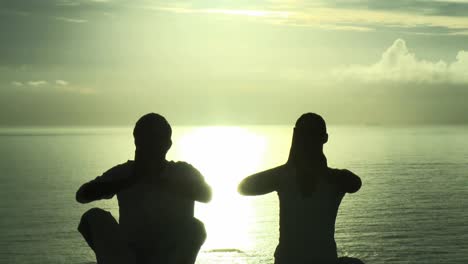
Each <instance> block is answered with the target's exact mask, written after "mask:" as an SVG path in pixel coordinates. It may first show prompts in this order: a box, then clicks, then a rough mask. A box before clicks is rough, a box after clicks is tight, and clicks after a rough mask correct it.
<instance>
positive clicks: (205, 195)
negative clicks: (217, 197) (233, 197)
mask: <svg viewBox="0 0 468 264" xmlns="http://www.w3.org/2000/svg"><path fill="white" fill-rule="evenodd" d="M204 189H205V190H203V192H201V193H200V195H199V197H198V199H196V200H197V201H198V202H201V203H209V202H210V201H211V198H212V197H213V194H212V191H211V187H210V186H206V187H205V188H204Z"/></svg>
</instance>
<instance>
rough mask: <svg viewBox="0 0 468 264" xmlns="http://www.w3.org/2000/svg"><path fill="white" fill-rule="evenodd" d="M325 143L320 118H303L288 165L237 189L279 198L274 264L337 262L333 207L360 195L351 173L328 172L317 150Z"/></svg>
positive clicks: (294, 137)
mask: <svg viewBox="0 0 468 264" xmlns="http://www.w3.org/2000/svg"><path fill="white" fill-rule="evenodd" d="M317 119H318V121H317ZM317 123H318V125H317ZM327 140H328V135H327V134H326V130H325V122H324V121H323V119H321V117H319V116H317V115H315V114H305V115H303V116H302V117H301V118H300V119H299V120H298V122H297V123H296V128H295V131H294V136H293V144H292V147H291V153H290V157H289V159H288V162H287V163H286V164H284V165H282V166H279V167H276V168H273V169H270V170H267V171H263V172H260V173H257V174H254V175H252V176H250V177H248V178H246V179H244V180H243V181H242V182H241V184H240V185H239V192H240V193H241V194H244V195H261V194H265V193H269V192H272V191H276V192H277V193H278V198H279V203H280V238H279V244H278V246H277V248H276V251H275V263H277V264H280V263H318V264H328V263H333V264H335V263H338V257H337V252H336V244H335V239H334V233H335V220H336V216H337V213H338V208H339V205H340V203H341V200H342V199H343V197H344V195H345V193H347V192H348V193H353V192H356V191H357V190H359V188H360V186H361V181H360V179H359V177H357V176H356V175H354V174H353V173H352V172H350V171H347V170H338V169H332V168H329V167H328V165H327V159H326V157H325V155H324V154H323V148H322V146H323V144H324V143H326V142H327ZM356 263H359V262H357V260H356Z"/></svg>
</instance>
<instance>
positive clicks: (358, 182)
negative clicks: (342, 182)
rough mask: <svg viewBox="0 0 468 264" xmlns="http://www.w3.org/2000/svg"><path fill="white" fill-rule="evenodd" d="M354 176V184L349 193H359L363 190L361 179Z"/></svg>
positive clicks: (351, 185)
mask: <svg viewBox="0 0 468 264" xmlns="http://www.w3.org/2000/svg"><path fill="white" fill-rule="evenodd" d="M353 176H354V177H353V182H352V184H350V186H349V189H348V193H355V192H357V191H359V190H360V189H361V186H362V181H361V178H359V176H357V175H353Z"/></svg>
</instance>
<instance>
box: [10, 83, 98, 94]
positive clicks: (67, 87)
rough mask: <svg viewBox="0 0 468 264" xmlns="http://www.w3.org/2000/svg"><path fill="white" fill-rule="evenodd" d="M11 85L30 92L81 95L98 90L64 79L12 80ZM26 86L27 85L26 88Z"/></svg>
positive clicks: (94, 92)
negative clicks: (73, 83)
mask: <svg viewBox="0 0 468 264" xmlns="http://www.w3.org/2000/svg"><path fill="white" fill-rule="evenodd" d="M11 85H12V86H15V87H23V86H24V87H25V88H23V89H24V91H30V92H59V93H75V94H82V95H91V94H97V93H98V91H96V90H95V89H92V88H88V87H82V86H79V85H72V84H70V82H68V81H65V80H55V81H51V82H49V81H45V80H40V81H26V82H22V81H12V82H11ZM26 87H29V89H27V88H26ZM32 87H34V88H35V87H43V88H42V89H34V88H32Z"/></svg>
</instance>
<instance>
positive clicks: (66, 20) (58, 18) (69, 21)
mask: <svg viewBox="0 0 468 264" xmlns="http://www.w3.org/2000/svg"><path fill="white" fill-rule="evenodd" d="M54 19H56V20H60V21H65V22H68V23H86V22H88V20H85V19H76V18H69V17H54Z"/></svg>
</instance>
